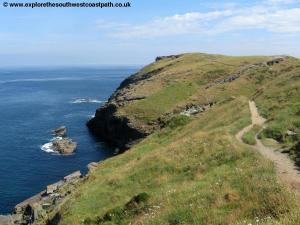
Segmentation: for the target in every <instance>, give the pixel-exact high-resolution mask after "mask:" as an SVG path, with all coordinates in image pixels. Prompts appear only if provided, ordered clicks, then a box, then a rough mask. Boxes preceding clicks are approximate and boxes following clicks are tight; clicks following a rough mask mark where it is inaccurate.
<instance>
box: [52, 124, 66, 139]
mask: <svg viewBox="0 0 300 225" xmlns="http://www.w3.org/2000/svg"><path fill="white" fill-rule="evenodd" d="M53 133H54V135H55V136H57V137H66V136H67V128H66V127H65V126H61V127H59V128H56V129H54V130H53Z"/></svg>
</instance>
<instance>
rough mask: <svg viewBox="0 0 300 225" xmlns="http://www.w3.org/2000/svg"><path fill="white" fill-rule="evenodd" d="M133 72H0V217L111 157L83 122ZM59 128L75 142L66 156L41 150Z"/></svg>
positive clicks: (130, 68) (95, 69)
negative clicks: (54, 129)
mask: <svg viewBox="0 0 300 225" xmlns="http://www.w3.org/2000/svg"><path fill="white" fill-rule="evenodd" d="M136 70H137V68H133V67H128V68H126V67H116V68H112V67H111V68H57V69H46V68H39V69H36V68H35V69H28V68H26V69H0V137H1V138H0V214H5V213H9V212H10V211H11V210H12V209H13V207H14V206H15V205H16V204H17V203H19V202H21V201H23V200H25V199H26V198H28V197H30V196H32V195H34V194H36V193H38V192H40V191H42V190H44V189H45V187H46V186H47V185H48V184H51V183H53V182H56V181H58V180H60V179H62V178H63V177H64V176H65V175H67V174H69V173H71V172H74V171H76V170H81V171H82V172H86V165H87V164H88V163H89V162H92V161H99V160H101V159H105V158H107V157H110V156H112V153H113V151H112V149H109V147H107V146H105V145H104V144H103V143H100V142H98V141H97V140H95V139H94V138H93V137H92V136H91V135H90V134H89V132H88V129H87V128H86V126H85V123H86V121H87V120H88V119H89V118H90V117H91V116H92V115H93V114H94V112H95V109H96V108H98V107H99V106H100V105H101V104H103V102H104V101H105V100H106V99H107V98H108V97H109V96H110V94H111V93H112V92H113V91H114V89H115V88H116V87H118V85H119V83H120V82H121V81H122V80H123V79H124V78H125V77H127V76H128V75H130V74H132V73H134V72H135V71H136ZM61 125H66V126H67V128H68V137H70V138H72V139H73V140H75V141H76V142H77V143H78V149H77V152H76V154H74V155H72V156H68V157H64V156H60V155H56V154H53V153H47V152H45V151H42V150H41V147H42V145H44V144H45V143H48V142H49V141H50V139H51V138H52V135H51V129H53V128H56V127H58V126H61Z"/></svg>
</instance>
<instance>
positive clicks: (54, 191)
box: [0, 162, 100, 225]
mask: <svg viewBox="0 0 300 225" xmlns="http://www.w3.org/2000/svg"><path fill="white" fill-rule="evenodd" d="M99 164H100V162H98V163H96V162H92V163H90V164H88V165H87V168H88V173H87V174H86V175H85V176H83V175H82V174H81V172H80V171H76V172H74V173H71V174H69V175H67V176H65V177H64V178H63V179H62V180H60V181H58V182H56V183H54V184H50V185H48V186H47V187H46V189H45V190H43V191H42V192H40V193H38V194H36V195H34V196H32V197H30V198H28V199H26V200H24V201H23V202H21V203H19V204H17V205H16V206H15V208H14V210H13V213H12V214H9V215H0V224H1V225H29V224H30V225H34V224H39V223H38V222H39V221H43V222H44V223H46V224H47V223H48V222H50V221H52V220H53V217H54V216H55V213H56V212H57V211H59V209H60V205H61V203H62V202H63V201H64V200H65V198H66V197H67V196H68V195H70V194H71V193H72V192H73V191H74V190H75V189H76V187H77V186H78V184H80V182H82V181H83V180H84V179H85V178H86V177H87V176H89V175H90V174H91V173H93V172H94V171H95V170H96V169H97V167H98V165H99ZM53 214H54V215H53Z"/></svg>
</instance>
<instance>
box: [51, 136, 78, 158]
mask: <svg viewBox="0 0 300 225" xmlns="http://www.w3.org/2000/svg"><path fill="white" fill-rule="evenodd" d="M53 148H54V150H55V151H57V152H59V153H60V154H63V155H70V154H72V153H74V152H75V150H76V148H77V143H76V142H73V141H72V140H70V139H67V138H63V139H59V140H55V141H53Z"/></svg>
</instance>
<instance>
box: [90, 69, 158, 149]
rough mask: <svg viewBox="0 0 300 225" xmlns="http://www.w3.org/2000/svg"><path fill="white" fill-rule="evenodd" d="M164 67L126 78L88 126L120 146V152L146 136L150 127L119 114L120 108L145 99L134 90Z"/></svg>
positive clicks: (106, 139) (100, 135) (114, 144)
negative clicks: (141, 125) (146, 127)
mask: <svg viewBox="0 0 300 225" xmlns="http://www.w3.org/2000/svg"><path fill="white" fill-rule="evenodd" d="M161 70H162V69H157V70H154V71H151V72H148V73H142V74H141V73H136V74H133V75H131V76H129V77H128V78H126V79H125V80H124V81H123V82H122V83H121V84H120V86H119V87H118V88H117V90H116V91H115V92H114V93H113V94H112V95H111V97H110V98H109V100H108V102H107V103H106V104H105V105H104V106H102V107H101V108H99V109H97V111H96V114H95V117H94V118H92V119H91V120H90V121H88V123H87V126H88V128H89V129H90V131H91V132H92V133H93V134H94V135H95V136H97V137H99V138H101V139H103V140H104V141H106V142H108V143H109V144H111V145H112V146H115V147H117V148H118V150H119V151H120V152H123V151H125V150H126V149H128V148H129V147H130V146H131V144H133V143H135V142H136V141H138V140H139V139H142V138H145V137H146V136H147V135H148V134H149V133H150V131H149V129H145V126H143V127H140V126H139V125H138V124H136V123H134V122H133V121H130V118H129V116H128V115H127V116H123V115H120V114H119V109H120V108H122V107H125V106H126V105H128V104H130V103H132V102H136V101H139V100H143V99H145V98H146V96H138V95H135V93H134V90H135V88H136V87H137V86H139V84H141V83H142V82H144V81H145V80H148V79H150V78H151V77H153V76H154V75H156V74H158V73H159V72H160V71H161Z"/></svg>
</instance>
